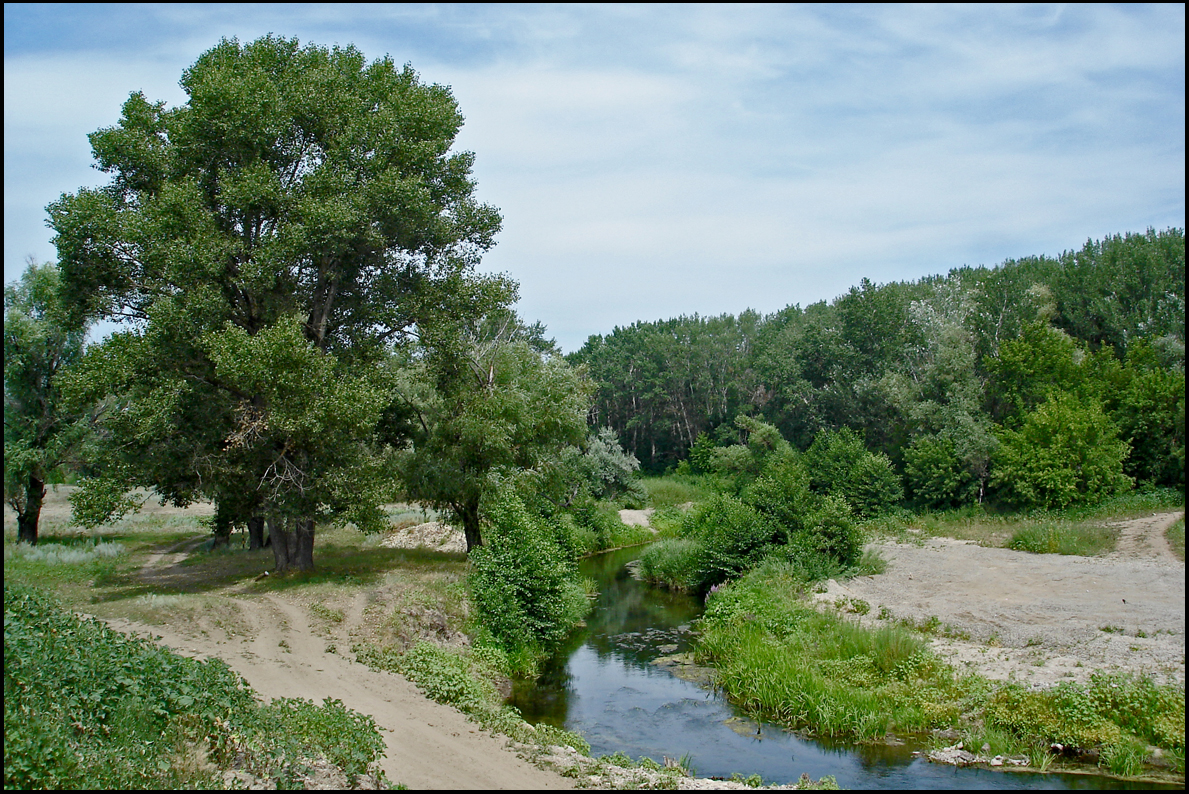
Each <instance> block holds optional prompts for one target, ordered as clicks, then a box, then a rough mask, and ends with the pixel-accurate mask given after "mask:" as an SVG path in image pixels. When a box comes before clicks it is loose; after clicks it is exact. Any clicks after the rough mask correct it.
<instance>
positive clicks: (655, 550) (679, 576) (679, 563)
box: [638, 538, 702, 592]
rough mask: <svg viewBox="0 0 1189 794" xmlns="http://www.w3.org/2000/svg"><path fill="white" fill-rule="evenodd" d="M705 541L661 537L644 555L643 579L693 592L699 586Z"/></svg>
mask: <svg viewBox="0 0 1189 794" xmlns="http://www.w3.org/2000/svg"><path fill="white" fill-rule="evenodd" d="M701 555H702V544H700V543H699V542H698V541H696V540H693V539H690V538H669V539H666V540H659V541H657V542H656V543H653V544H652V545H651V546H649V547H648V548H647V549H645V550H644V553H643V555H641V557H640V567H639V568H638V572H639V575H640V578H641V579H643V580H644V581H646V582H651V583H652V584H655V585H660V586H661V587H667V588H669V589H670V590H677V591H680V592H691V591H693V590H694V589H696V588H697V586H698V575H699V574H698V564H699V561H700V559H701Z"/></svg>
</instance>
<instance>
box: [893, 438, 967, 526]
mask: <svg viewBox="0 0 1189 794" xmlns="http://www.w3.org/2000/svg"><path fill="white" fill-rule="evenodd" d="M904 474H905V478H906V479H907V480H908V490H909V492H910V493H911V494H912V500H913V501H914V502H915V503H916V504H917V506H918V507H924V508H928V509H930V510H946V509H950V508H954V507H959V506H961V505H963V504H966V503H967V502H969V501H971V499H973V497H974V495H975V493H976V492H977V489H978V483H977V482H976V481H975V478H974V475H973V474H971V473H970V471H969V470H968V469H967V468H966V465H965V464H964V463H963V461H962V459H961V457H959V455H958V452H957V447H956V445H955V444H954V440H953V439H952V438H948V437H946V436H921V437H920V438H918V439H916V440H915V441H913V442H912V444H911V445H910V446H908V447H907V448H906V449H905V450H904Z"/></svg>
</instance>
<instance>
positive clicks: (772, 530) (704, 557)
mask: <svg viewBox="0 0 1189 794" xmlns="http://www.w3.org/2000/svg"><path fill="white" fill-rule="evenodd" d="M686 534H687V536H692V537H694V538H696V539H697V540H698V541H700V543H701V546H702V551H701V558H700V560H699V563H698V582H697V587H698V589H699V590H703V591H705V590H708V589H710V588H711V587H713V586H714V585H716V584H719V583H721V582H724V581H726V580H727V579H730V578H733V577H735V576H738V575H739V574H741V573H744V572H746V571H748V570H749V569H751V568H752V567H753V566H754V565H755V564H756V563H758V562H759V561H760V560H761V559H763V558H764V556H765V555H766V554H767V552H768V551H769V550H770V549H771V547H772V544H773V541H774V540H775V539H776V537H777V534H778V530H777V527H776V525H775V524H774V523H773V522H772V521H771V519H769V518H768V517H766V516H764V515H763V514H762V513H760V512H759V511H758V510H756V509H755V508H753V507H751V506H749V505H747V504H744V503H743V502H741V501H740V500H738V499H736V498H735V497H733V496H727V495H723V494H720V495H718V496H715V497H712V498H711V499H709V500H708V501H706V502H705V503H703V504H702V505H700V506H699V507H698V508H697V509H695V510H694V511H693V512H692V513H690V515H689V516H688V517H687V523H686Z"/></svg>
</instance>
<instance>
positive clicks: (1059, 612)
mask: <svg viewBox="0 0 1189 794" xmlns="http://www.w3.org/2000/svg"><path fill="white" fill-rule="evenodd" d="M1181 515H1183V514H1182V513H1179V512H1177V513H1159V514H1153V515H1151V516H1146V517H1143V518H1137V519H1132V520H1130V521H1124V522H1119V523H1118V524H1117V526H1118V527H1119V529H1120V537H1119V544H1118V550H1117V551H1115V552H1114V553H1112V554H1109V555H1106V556H1103V557H1073V556H1063V555H1059V554H1029V553H1027V552H1019V551H1012V550H1010V549H990V548H982V547H980V546H978V545H975V544H973V543H971V542H968V541H960V540H950V539H948V538H930V539H927V540H925V541H924V542H923V543H922V544H920V545H913V544H902V543H877V544H874V546H875V548H877V549H878V550H879V551H880V553H881V554H882V555H883V556H884V558H885V559H887V560H888V568H887V571H886V572H884V573H883V574H880V575H878V576H864V577H859V578H856V579H852V580H851V581H849V582H847V583H846V584H845V585H842V584H839V583H837V582H834V581H832V580H831V581H830V583H829V589H828V590H827V592H826V593H823V594H820V595H819V596H818V598H819V599H821V600H824V601H829V602H837V601H838V600H840V599H845V598H855V599H861V600H863V601H866V602H867V603H868V604H869V605H870V607H871V611H870V612H868V613H867V614H866V615H865V616H864V617H862V618H861V620H862V621H863V622H864V623H865V624H869V625H879V624H880V623H881V621H880V620H879V617H878V615H879V613H880V608H881V607H883V608H886V609H887V610H889V611H890V612H891V613H892V615H893V616H894V617H895V618H911V619H913V620H914V621H916V622H918V623H920V622H921V621H927V620H928V619H929V618H930V617H931V616H936V617H937V619H938V620H939V621H940V623H941V625H942V626H945V624H949V625H950V626H951V627H952V628H953V629H955V630H960V631H964V632H967V633H968V634H969V635H970V641H962V640H955V639H949V638H940V639H937V640H935V641H934V647H935V648H936V650H938V651H939V652H940V653H942V654H943V655H945V656H947V657H949V658H951V659H953V660H954V661H955V662H957V663H959V664H961V665H963V666H968V667H970V668H973V669H977V670H978V671H980V672H982V673H983V674H984V675H986V676H988V677H990V678H993V679H998V680H1002V679H1007V678H1015V679H1016V680H1020V681H1027V682H1031V683H1033V684H1035V685H1037V686H1047V685H1051V684H1053V683H1056V682H1059V681H1062V680H1072V681H1085V680H1086V679H1087V678H1089V675H1090V673H1091V672H1093V671H1094V670H1096V669H1119V670H1126V671H1133V672H1141V673H1146V674H1150V675H1152V676H1154V677H1155V678H1156V679H1158V680H1166V681H1176V682H1181V683H1183V682H1184V680H1185V563H1183V562H1181V561H1180V560H1179V559H1177V558H1176V557H1175V556H1174V555H1173V554H1172V551H1171V550H1170V549H1169V548H1168V545H1167V542H1166V540H1165V537H1164V532H1165V530H1166V529H1167V528H1168V527H1169V526H1171V525H1172V523H1173V522H1174V521H1175V520H1176V519H1177V518H1179V517H1180V516H1181Z"/></svg>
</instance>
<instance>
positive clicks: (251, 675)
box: [109, 594, 573, 789]
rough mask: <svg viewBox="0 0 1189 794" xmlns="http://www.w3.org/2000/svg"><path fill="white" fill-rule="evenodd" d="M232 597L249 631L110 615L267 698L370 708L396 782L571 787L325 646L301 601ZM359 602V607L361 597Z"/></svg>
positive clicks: (445, 709)
mask: <svg viewBox="0 0 1189 794" xmlns="http://www.w3.org/2000/svg"><path fill="white" fill-rule="evenodd" d="M229 597H230V598H231V599H232V600H233V602H234V604H235V605H236V606H237V607H238V608H239V612H240V617H241V618H242V620H243V621H244V622H245V623H246V624H247V625H246V628H247V631H246V637H241V636H230V635H228V634H227V633H224V632H220V631H218V630H217V629H215V628H214V627H211V626H205V627H203V629H202V630H201V631H194V630H191V631H187V630H186V628H190V629H197V628H199V627H197V626H191V627H176V626H169V627H162V626H147V625H143V624H137V623H133V622H131V621H128V620H123V619H121V620H114V621H109V624H110V625H111V626H112V627H113V628H116V629H119V630H121V631H126V632H130V633H138V634H148V635H151V636H154V637H159V638H160V641H161V642H162V643H164V644H165V645H168V646H169V647H171V648H174V649H175V650H178V651H179V652H181V653H183V654H185V655H188V656H197V657H203V658H209V657H218V658H220V659H223V660H224V661H226V662H227V663H228V664H229V665H231V667H232V668H233V669H234V670H235V671H236V672H238V673H239V674H240V675H242V676H243V677H244V678H245V679H246V680H247V681H248V683H249V684H250V685H251V686H252V688H253V689H255V690H256V691H257V692H258V693H260V695H261V696H263V697H265V698H275V697H302V698H308V699H311V700H314V701H315V702H321V701H322V700H323V699H324V698H337V699H338V700H341V701H342V702H343V704H344V705H345V706H347V707H348V708H352V709H355V710H356V711H359V712H362V713H364V714H370V715H371V716H372V717H373V718H374V719H375V721H376V723H377V724H378V725H379V726H380V728H381V730H382V732H383V734H384V739H385V742H386V744H387V755H386V757H385V758H384V759H383V762H382V768H383V770H384V772H385V773H386V775H387V776H388V779H389V780H391V781H392V782H393V783H404V784H405V785H407V786H408V787H409V788H414V789H420V788H436V789H546V788H573V781H571V780H570V779H568V778H564V777H562V776H561V775H558V774H556V773H553V772H547V771H543V770H541V769H537V768H536V767H534V766H533V765H531V764H530V763H528V762H527V761H524V760H522V759H521V758H519V757H517V756H516V755H515V754H514V753H513V752H512V751H511V750H509V749H507V748H506V747H505V741H506V740H505V739H504V738H503V737H499V736H494V735H492V734H490V733H487V732H486V731H483V730H481V729H480V728H479V727H478V726H477V725H476V724H475V723H473V722H469V721H468V720H467V718H466V717H465V716H464V715H463V714H462V713H460V712H458V711H456V710H454V709H453V708H450V707H449V706H443V705H441V704H439V703H435V702H433V701H431V700H428V699H427V698H425V697H424V696H423V695H422V694H421V693H420V692H418V691H417V688H416V687H415V686H413V684H411V683H409V681H407V680H406V679H405V678H403V677H402V676H399V675H396V674H393V673H385V672H376V671H373V670H371V669H369V668H367V667H365V666H364V665H361V664H358V663H355V662H351V661H348V660H347V659H345V658H343V657H342V656H341V655H339V654H337V653H331V652H328V642H327V639H326V638H325V637H324V636H320V635H319V633H317V632H315V631H314V629H313V628H312V627H311V625H310V622H309V619H308V617H307V613H306V611H305V609H303V608H300V607H298V606H295V605H293V604H290V603H288V602H287V601H285V600H284V599H282V598H280V597H278V596H275V595H266V596H243V595H241V596H235V595H233V594H232V595H229ZM356 607H357V611H358V612H359V613H362V611H363V604H362V603H359V604H357V605H356ZM350 619H351V616H350V615H349V616H348V618H347V620H350ZM238 634H239V632H237V635H238Z"/></svg>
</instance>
